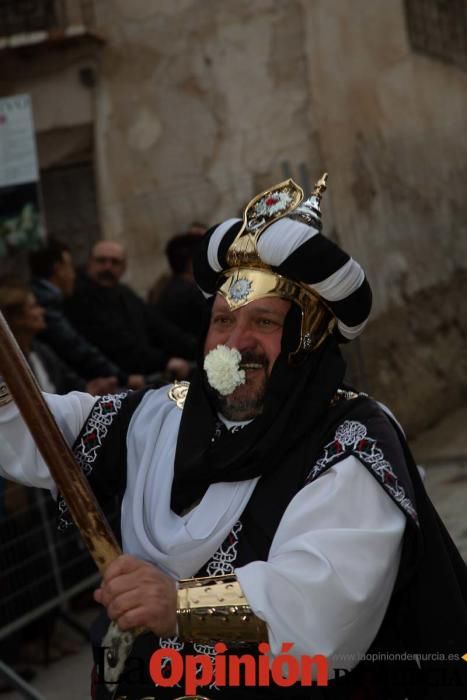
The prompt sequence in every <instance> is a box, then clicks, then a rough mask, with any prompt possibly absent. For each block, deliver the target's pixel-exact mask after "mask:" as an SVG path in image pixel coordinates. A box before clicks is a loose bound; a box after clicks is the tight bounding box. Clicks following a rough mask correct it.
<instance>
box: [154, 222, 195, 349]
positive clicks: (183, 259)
mask: <svg viewBox="0 0 467 700" xmlns="http://www.w3.org/2000/svg"><path fill="white" fill-rule="evenodd" d="M199 240H200V234H199V233H182V234H181V235H179V236H174V237H173V238H171V240H170V241H169V242H168V244H167V247H166V249H165V254H166V256H167V259H168V261H169V265H170V268H171V270H172V275H171V277H170V278H169V279H168V280H167V281H166V283H165V285H164V286H163V288H162V290H161V291H160V295H159V298H158V299H157V300H156V301H155V302H152V300H151V293H150V294H149V297H148V298H149V301H150V302H151V303H155V305H156V308H157V309H158V310H159V311H160V313H161V314H162V315H163V316H164V318H166V319H167V320H168V321H171V322H172V323H174V324H175V325H176V326H178V327H179V328H180V329H181V330H183V331H186V332H188V333H191V335H193V337H194V338H197V337H198V335H199V333H200V331H201V328H202V327H203V323H204V320H205V317H206V303H205V301H204V299H203V295H202V294H201V292H200V291H199V289H198V287H197V286H196V282H195V278H194V276H193V252H194V250H195V249H196V246H197V245H198V244H199Z"/></svg>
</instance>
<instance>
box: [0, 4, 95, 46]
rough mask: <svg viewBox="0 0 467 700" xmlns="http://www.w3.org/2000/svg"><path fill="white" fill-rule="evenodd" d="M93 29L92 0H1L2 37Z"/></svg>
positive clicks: (0, 23) (0, 32)
mask: <svg viewBox="0 0 467 700" xmlns="http://www.w3.org/2000/svg"><path fill="white" fill-rule="evenodd" d="M94 26H95V13H94V2H93V0H0V37H4V38H5V37H12V36H16V35H18V34H33V33H36V32H45V33H47V34H56V33H66V30H67V29H69V28H70V27H84V28H87V29H92V28H94Z"/></svg>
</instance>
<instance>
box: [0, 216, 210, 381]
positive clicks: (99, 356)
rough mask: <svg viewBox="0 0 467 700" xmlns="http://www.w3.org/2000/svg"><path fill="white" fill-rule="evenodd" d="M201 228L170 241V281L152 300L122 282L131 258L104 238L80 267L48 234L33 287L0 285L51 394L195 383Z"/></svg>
mask: <svg viewBox="0 0 467 700" xmlns="http://www.w3.org/2000/svg"><path fill="white" fill-rule="evenodd" d="M204 231H205V227H204V226H203V225H202V224H198V223H194V224H192V226H191V227H190V228H189V230H188V231H187V232H185V233H183V234H180V235H178V236H175V237H174V238H172V239H171V240H170V241H169V243H168V245H167V248H166V254H167V259H168V263H169V266H170V269H171V273H170V275H164V276H163V277H161V278H160V279H159V280H157V281H155V283H154V285H153V286H152V288H151V290H150V292H149V295H148V299H147V301H146V300H144V299H142V298H141V297H140V296H138V294H136V292H135V291H134V290H133V289H131V287H130V286H128V285H127V284H124V283H123V282H122V278H123V275H124V274H125V271H126V262H127V261H126V252H125V249H124V247H123V246H122V245H121V244H120V243H116V242H113V241H107V240H105V241H104V240H102V241H98V242H97V243H95V244H94V246H93V247H92V249H91V250H90V252H89V256H88V260H87V264H86V266H85V268H84V269H82V270H78V271H77V270H76V269H75V265H74V262H73V257H72V254H71V251H70V249H69V247H68V246H67V245H66V243H64V242H63V241H60V240H58V239H56V238H53V237H50V238H49V239H48V240H47V242H46V243H45V245H44V246H43V247H42V248H41V249H40V250H38V251H36V252H34V253H32V254H31V255H30V257H29V267H30V285H29V286H26V285H24V284H22V283H20V282H19V281H18V280H15V279H14V278H3V279H0V310H1V311H2V313H3V315H4V316H5V318H6V320H7V321H8V324H9V326H10V328H11V330H12V331H13V333H14V335H15V337H16V339H17V341H18V344H19V346H20V348H21V349H22V351H23V353H24V355H25V356H26V358H27V360H28V362H29V364H30V366H31V369H32V371H33V372H34V374H35V376H36V378H37V381H38V382H39V385H40V387H41V388H42V389H43V390H44V391H49V392H55V393H59V394H62V393H66V392H68V391H72V390H74V389H76V390H80V391H87V392H89V393H91V394H93V395H102V394H107V393H115V392H118V391H121V390H122V389H123V388H129V389H141V388H143V387H144V386H146V385H147V384H152V385H154V384H156V385H162V384H164V383H167V382H168V381H171V380H173V379H187V378H188V377H189V375H190V372H191V370H192V367H193V362H194V359H195V355H196V349H197V336H198V332H199V330H200V328H201V327H202V325H203V319H204V313H205V310H204V302H203V297H202V295H201V293H200V292H199V290H198V289H197V287H196V285H195V283H194V280H193V272H192V263H191V259H192V254H193V250H194V247H195V246H196V244H197V242H198V240H199V237H200V235H202V233H204Z"/></svg>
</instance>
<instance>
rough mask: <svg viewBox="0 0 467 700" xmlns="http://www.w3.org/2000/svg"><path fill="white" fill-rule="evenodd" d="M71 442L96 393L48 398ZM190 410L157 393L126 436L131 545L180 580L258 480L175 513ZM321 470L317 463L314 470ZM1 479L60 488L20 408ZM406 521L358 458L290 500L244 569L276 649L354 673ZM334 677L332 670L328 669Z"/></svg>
mask: <svg viewBox="0 0 467 700" xmlns="http://www.w3.org/2000/svg"><path fill="white" fill-rule="evenodd" d="M45 396H46V399H47V402H48V404H49V406H50V408H51V410H52V412H53V414H54V416H55V418H56V420H57V422H58V424H59V426H60V428H61V430H62V432H63V434H64V436H65V438H66V440H67V442H68V444H70V445H71V444H72V443H73V442H74V440H75V438H76V437H77V436H78V434H79V432H80V429H81V427H82V425H83V423H84V421H85V419H86V418H87V416H88V414H89V412H90V411H91V409H92V406H93V405H94V402H95V400H96V399H95V397H92V396H89V395H87V394H82V393H79V392H72V393H70V394H68V395H67V396H54V395H50V394H46V395H45ZM180 417H181V411H180V409H178V408H177V407H176V405H175V404H174V403H173V402H172V401H170V399H168V397H167V388H162V389H159V390H157V391H151V392H148V393H147V394H146V395H145V397H144V398H143V400H142V402H141V404H140V405H139V407H138V409H137V410H136V411H135V413H134V415H133V417H132V419H131V422H130V425H129V428H128V433H127V452H128V457H127V459H128V473H127V487H126V491H125V495H124V499H123V504H122V513H121V527H122V539H123V550H124V551H125V552H126V553H130V554H133V555H135V556H137V557H141V558H143V559H146V560H148V561H151V562H153V563H154V564H156V565H158V566H159V567H160V568H161V569H162V570H164V571H165V572H167V573H168V574H170V575H172V576H173V577H174V578H182V577H187V576H193V575H194V574H195V573H196V572H197V571H198V570H199V569H200V568H201V566H202V565H203V564H204V563H205V562H206V561H207V560H209V559H210V557H211V556H212V555H213V554H214V552H215V551H216V550H217V549H218V547H219V546H220V545H221V543H222V542H223V540H224V539H225V537H226V535H227V534H228V533H229V531H230V530H231V528H232V526H233V525H234V524H235V523H236V521H237V520H238V519H239V517H240V516H241V513H242V511H243V509H244V508H245V505H246V504H247V502H248V500H249V498H250V496H251V494H252V492H253V489H254V487H255V485H256V482H257V479H251V480H248V481H242V482H230V483H226V482H224V483H218V484H213V485H212V486H210V487H209V489H208V490H207V492H206V494H205V496H204V497H203V499H202V500H201V501H200V503H199V504H198V505H196V506H195V507H194V508H193V509H192V510H191V511H189V512H188V513H187V514H185V515H183V516H178V515H176V514H175V513H173V512H172V511H171V510H170V493H171V486H172V479H173V462H174V455H175V445H176V436H177V434H178V428H179V423H180ZM311 466H312V465H310V468H311ZM0 475H4V476H5V477H7V478H10V479H14V480H17V481H19V482H21V483H23V484H26V485H30V486H37V487H41V488H49V489H51V490H54V483H53V481H52V479H51V477H50V474H49V472H48V469H47V466H46V465H45V464H44V462H43V460H42V458H41V456H40V454H39V453H38V451H37V450H36V447H35V445H34V443H33V441H32V439H31V437H30V435H29V433H28V431H27V429H26V427H25V425H24V423H23V421H22V419H21V417H20V415H19V413H18V411H17V409H16V406H15V405H14V404H8V405H7V406H4V407H0ZM405 522H406V518H405V516H404V515H403V513H402V512H401V510H400V509H399V508H398V507H397V506H396V505H395V503H394V502H393V501H392V500H391V498H390V497H389V496H388V494H387V493H386V492H385V491H384V489H383V488H382V487H381V486H380V485H379V484H378V483H377V481H376V479H375V478H374V477H373V476H372V475H371V474H370V473H369V472H368V470H367V469H366V467H364V466H363V465H362V464H361V463H360V462H359V461H358V460H357V459H356V458H355V457H353V456H351V457H347V458H345V459H343V460H342V461H341V462H339V463H337V464H336V465H334V466H332V467H331V468H329V469H328V470H327V471H326V472H325V473H323V474H322V475H321V476H319V477H318V478H317V479H316V480H315V481H313V482H312V483H309V484H308V485H307V486H305V487H304V488H303V489H302V490H301V491H299V493H298V494H296V496H295V497H294V498H293V499H292V501H291V502H290V504H289V506H288V507H287V509H286V511H285V513H284V515H283V517H282V519H281V521H280V524H279V527H278V529H277V531H276V534H275V536H274V539H273V542H272V544H271V548H270V552H269V556H268V560H267V561H265V562H263V561H253V562H251V563H250V564H247V565H246V566H242V567H239V568H237V569H235V573H236V575H237V577H238V579H239V581H240V584H241V586H242V589H243V591H244V593H245V595H246V597H247V599H248V601H249V603H250V605H251V607H252V609H253V611H254V612H255V613H256V615H257V616H258V617H260V618H261V619H263V620H264V621H265V622H266V623H267V626H268V633H269V643H270V646H271V652H272V654H279V653H280V651H281V645H282V643H283V642H293V644H294V647H293V649H292V651H291V652H290V653H293V654H294V655H295V656H298V657H299V656H301V655H314V654H324V655H325V656H327V657H328V659H329V665H330V669H332V668H333V667H336V668H353V667H354V666H355V665H356V664H357V663H358V661H359V660H360V658H361V657H362V655H363V654H365V652H366V651H367V649H368V648H369V646H370V645H371V643H372V641H373V639H374V638H375V636H376V633H377V631H378V629H379V627H380V625H381V622H382V620H383V617H384V613H385V611H386V608H387V606H388V603H389V600H390V597H391V593H392V589H393V586H394V582H395V579H396V576H397V571H398V566H399V561H400V555H401V547H402V538H403V533H404V529H405ZM331 675H332V673H331Z"/></svg>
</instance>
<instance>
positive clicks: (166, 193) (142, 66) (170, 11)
mask: <svg viewBox="0 0 467 700" xmlns="http://www.w3.org/2000/svg"><path fill="white" fill-rule="evenodd" d="M97 9H98V19H99V21H100V22H101V24H102V26H103V27H105V36H106V39H107V42H108V43H107V47H106V49H105V51H104V54H103V61H102V64H101V76H100V86H99V90H98V93H97V101H98V102H97V112H96V114H97V122H96V134H97V139H96V142H97V144H98V148H99V158H98V165H99V168H100V176H99V181H100V203H101V213H102V218H103V223H104V229H105V231H106V235H107V236H108V237H113V238H117V239H121V240H123V241H124V242H125V244H126V245H127V247H128V249H129V256H130V276H131V279H132V282H133V283H135V284H136V285H137V286H139V288H140V289H144V288H147V286H148V285H149V284H150V283H151V282H152V281H153V279H154V278H155V277H156V275H157V274H158V273H159V272H160V271H161V270H162V269H163V267H164V265H165V261H164V259H163V255H162V250H163V246H164V243H165V241H166V240H167V239H168V238H170V236H172V235H173V234H174V233H175V232H177V231H178V230H180V229H183V227H184V226H186V225H187V224H188V223H189V222H190V221H191V220H193V219H197V220H202V221H207V222H208V223H209V222H212V223H213V222H216V221H218V220H220V219H221V218H223V217H227V216H232V215H236V214H237V213H238V211H239V209H240V207H241V206H242V205H243V204H244V203H245V201H246V200H248V199H249V198H251V196H252V195H253V194H255V193H256V191H257V188H258V187H260V188H262V187H263V186H266V185H270V184H272V183H274V182H275V181H279V180H281V179H283V173H282V171H281V163H282V162H283V161H288V162H289V163H290V164H291V165H292V167H294V166H296V165H297V164H299V163H303V162H305V163H307V164H309V165H310V170H311V171H312V172H311V176H312V177H314V175H315V174H316V175H317V176H318V175H319V169H320V167H321V163H320V162H319V157H318V151H317V147H316V142H315V137H314V132H313V129H312V128H311V127H310V123H311V122H312V119H311V116H312V105H311V103H310V100H309V94H308V76H307V64H306V55H305V51H304V44H305V43H306V38H305V34H304V28H303V8H302V6H301V4H300V2H298V1H295V0H292V1H290V2H287V3H278V2H275V1H274V0H256V1H255V2H250V0H238V1H237V2H235V3H232V2H229V1H228V0H221V1H220V2H211V1H206V2H200V0H191V1H190V0H183V1H178V2H173V1H171V0H158V1H157V2H147V1H144V2H135V1H134V0H133V2H131V3H127V2H123V1H121V0H120V1H117V0H114V1H111V0H99V1H98V2H97ZM136 270H137V273H136ZM132 271H135V272H132Z"/></svg>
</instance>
